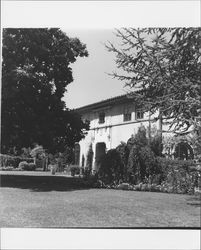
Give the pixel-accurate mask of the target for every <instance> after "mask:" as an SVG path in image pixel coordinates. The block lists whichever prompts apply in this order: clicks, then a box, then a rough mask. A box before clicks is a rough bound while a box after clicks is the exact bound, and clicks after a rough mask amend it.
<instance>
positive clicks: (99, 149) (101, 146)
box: [95, 142, 106, 170]
mask: <svg viewBox="0 0 201 250" xmlns="http://www.w3.org/2000/svg"><path fill="white" fill-rule="evenodd" d="M105 153H106V145H105V142H98V143H97V144H96V152H95V169H96V170H98V169H99V166H100V162H101V159H102V157H103V156H104V155H105Z"/></svg>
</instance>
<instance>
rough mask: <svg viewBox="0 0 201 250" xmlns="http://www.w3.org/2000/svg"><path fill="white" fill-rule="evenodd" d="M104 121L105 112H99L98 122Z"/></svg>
mask: <svg viewBox="0 0 201 250" xmlns="http://www.w3.org/2000/svg"><path fill="white" fill-rule="evenodd" d="M104 122H105V113H104V112H101V113H99V123H104Z"/></svg>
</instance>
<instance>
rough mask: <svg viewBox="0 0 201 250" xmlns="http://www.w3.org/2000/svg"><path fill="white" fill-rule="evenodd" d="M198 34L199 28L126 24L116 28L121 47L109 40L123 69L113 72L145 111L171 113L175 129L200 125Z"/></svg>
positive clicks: (197, 127) (111, 50) (200, 41)
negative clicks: (151, 26) (132, 25)
mask: <svg viewBox="0 0 201 250" xmlns="http://www.w3.org/2000/svg"><path fill="white" fill-rule="evenodd" d="M200 34H201V29H200V28H169V29H168V28H144V29H134V28H123V29H119V30H117V31H116V35H117V37H118V38H119V39H120V41H121V44H120V46H118V45H114V44H112V43H110V42H109V43H108V44H106V47H107V49H108V50H109V51H110V52H114V53H115V55H116V64H117V68H118V69H119V72H114V73H112V76H113V77H115V78H117V79H119V80H121V81H123V82H124V83H125V86H126V87H129V88H130V91H129V92H130V96H131V98H132V97H133V98H134V99H135V100H136V101H137V102H138V103H140V104H141V105H142V104H143V107H144V108H145V110H147V111H148V110H149V111H151V112H152V113H156V111H157V110H160V115H161V116H163V117H165V118H169V121H170V128H171V131H173V132H179V133H181V132H183V133H186V132H187V131H189V128H190V127H193V130H194V131H199V130H200V127H201V124H200V122H198V119H199V117H201V98H200V97H201V87H200V86H201V81H200V80H201V74H200V72H201V53H200V44H201V39H200ZM122 72H123V73H122ZM157 118H159V117H157Z"/></svg>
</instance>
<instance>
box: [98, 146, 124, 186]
mask: <svg viewBox="0 0 201 250" xmlns="http://www.w3.org/2000/svg"><path fill="white" fill-rule="evenodd" d="M98 176H99V178H100V179H101V180H103V181H104V182H105V183H112V182H114V181H119V180H120V179H122V177H123V165H122V163H121V157H120V154H119V152H118V151H117V150H116V149H110V150H109V151H108V152H107V153H106V154H105V155H104V156H103V157H102V159H101V164H100V168H99V171H98Z"/></svg>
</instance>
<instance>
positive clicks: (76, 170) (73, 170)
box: [70, 165, 80, 176]
mask: <svg viewBox="0 0 201 250" xmlns="http://www.w3.org/2000/svg"><path fill="white" fill-rule="evenodd" d="M70 172H71V175H72V176H74V175H76V174H80V167H79V166H78V165H71V166H70Z"/></svg>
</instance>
